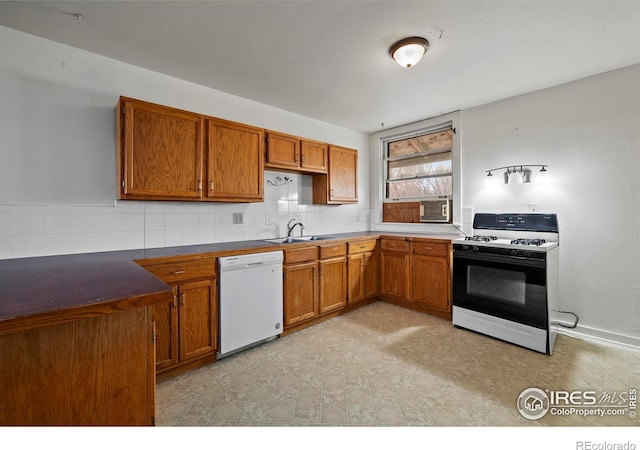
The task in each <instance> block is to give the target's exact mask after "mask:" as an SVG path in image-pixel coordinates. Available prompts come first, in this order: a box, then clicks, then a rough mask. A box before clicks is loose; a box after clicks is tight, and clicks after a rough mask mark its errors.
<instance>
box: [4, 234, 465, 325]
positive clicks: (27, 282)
mask: <svg viewBox="0 0 640 450" xmlns="http://www.w3.org/2000/svg"><path fill="white" fill-rule="evenodd" d="M323 236H324V237H325V240H323V241H314V242H313V243H311V242H301V243H297V244H286V245H283V244H273V243H268V242H265V241H264V240H249V241H237V242H222V243H215V244H200V245H188V246H178V247H163V248H150V249H144V250H123V251H112V252H97V253H82V254H72V255H59V256H44V257H34V258H18V259H7V260H0V287H1V288H2V289H1V291H0V335H2V334H7V333H12V332H16V331H20V330H25V329H30V328H37V327H40V326H46V325H52V324H55V323H62V322H68V321H71V320H76V319H80V318H83V317H92V316H96V315H101V314H108V313H112V312H117V311H120V310H123V309H128V308H135V307H142V306H145V305H149V304H154V303H158V302H162V301H170V300H171V298H172V291H171V287H170V286H169V285H167V284H166V283H164V282H163V281H161V280H160V279H158V278H156V277H155V276H154V275H152V274H151V273H150V272H148V271H147V270H145V269H144V268H143V267H141V266H140V265H138V264H137V262H136V261H142V260H147V259H154V260H164V259H166V260H171V259H173V258H178V257H190V256H193V257H200V256H213V257H219V256H228V255H234V254H243V253H249V252H263V251H271V250H281V249H284V248H291V247H292V246H305V245H324V244H328V243H329V242H335V241H348V240H352V239H364V238H376V239H377V238H379V237H380V236H393V237H400V238H402V237H404V238H407V239H442V240H453V239H455V238H457V237H459V236H455V235H442V234H416V233H389V232H373V231H362V232H351V233H335V234H327V235H323Z"/></svg>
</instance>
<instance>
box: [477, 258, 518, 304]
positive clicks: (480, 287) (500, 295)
mask: <svg viewBox="0 0 640 450" xmlns="http://www.w3.org/2000/svg"><path fill="white" fill-rule="evenodd" d="M526 287H527V276H526V274H525V273H524V272H516V271H513V270H503V269H494V268H492V267H480V266H474V265H469V266H467V294H468V295H471V296H474V297H481V298H486V299H488V300H496V301H500V302H505V303H511V304H516V305H521V306H524V305H525V298H526Z"/></svg>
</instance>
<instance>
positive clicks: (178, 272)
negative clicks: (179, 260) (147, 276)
mask: <svg viewBox="0 0 640 450" xmlns="http://www.w3.org/2000/svg"><path fill="white" fill-rule="evenodd" d="M185 272H186V270H184V269H181V270H176V271H174V272H171V275H182V274H183V273H185Z"/></svg>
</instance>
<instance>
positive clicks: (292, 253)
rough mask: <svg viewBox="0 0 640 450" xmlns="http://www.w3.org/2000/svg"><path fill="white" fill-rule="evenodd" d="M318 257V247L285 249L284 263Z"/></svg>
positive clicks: (311, 259) (310, 259)
mask: <svg viewBox="0 0 640 450" xmlns="http://www.w3.org/2000/svg"><path fill="white" fill-rule="evenodd" d="M315 259H318V247H316V246H315V245H314V246H313V247H303V248H293V249H291V250H285V251H284V263H285V264H292V263H298V262H303V261H313V260H315Z"/></svg>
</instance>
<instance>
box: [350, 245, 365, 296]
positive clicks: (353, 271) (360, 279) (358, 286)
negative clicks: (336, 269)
mask: <svg viewBox="0 0 640 450" xmlns="http://www.w3.org/2000/svg"><path fill="white" fill-rule="evenodd" d="M364 258H365V256H364V254H358V255H349V276H348V280H349V303H350V304H351V303H356V302H359V301H360V300H364Z"/></svg>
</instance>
